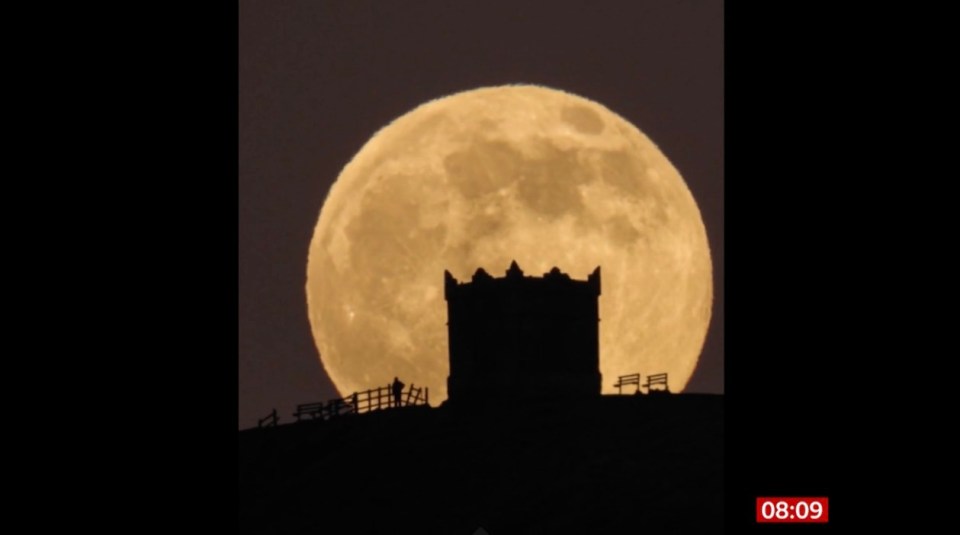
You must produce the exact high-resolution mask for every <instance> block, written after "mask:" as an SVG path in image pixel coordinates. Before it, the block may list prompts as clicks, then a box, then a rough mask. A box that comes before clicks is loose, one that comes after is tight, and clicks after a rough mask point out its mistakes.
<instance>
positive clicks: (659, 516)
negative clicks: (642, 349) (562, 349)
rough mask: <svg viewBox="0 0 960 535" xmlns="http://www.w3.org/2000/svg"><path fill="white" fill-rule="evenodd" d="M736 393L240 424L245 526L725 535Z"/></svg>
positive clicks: (260, 529) (495, 534) (254, 529)
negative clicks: (728, 428)
mask: <svg viewBox="0 0 960 535" xmlns="http://www.w3.org/2000/svg"><path fill="white" fill-rule="evenodd" d="M722 430H723V398H722V396H712V395H673V396H656V397H653V396H604V397H602V398H597V399H594V400H591V401H589V402H587V403H580V404H572V403H570V404H556V403H544V402H541V403H539V404H525V405H523V406H519V407H517V406H514V407H511V408H506V407H501V408H499V409H495V408H492V407H491V408H487V409H486V410H484V411H483V412H470V413H467V412H465V411H463V410H456V408H455V407H449V406H445V407H441V408H429V407H407V408H402V409H394V410H387V411H382V412H378V413H370V414H363V415H358V416H346V417H342V418H339V419H337V420H332V421H326V422H316V423H302V424H290V425H282V426H280V427H277V428H271V429H252V430H246V431H241V432H240V467H239V468H240V526H241V531H242V532H246V533H342V532H345V531H344V529H345V528H349V531H348V532H352V533H391V534H398V533H421V534H431V533H437V534H448V535H459V534H463V535H473V534H474V532H475V531H476V530H477V528H479V527H483V528H484V529H485V530H486V531H487V532H488V533H489V534H490V535H505V534H513V533H545V534H551V535H552V534H555V533H557V534H559V533H614V532H618V531H622V530H630V532H631V533H719V532H720V531H721V530H722V527H723V526H722V524H723V472H722V468H723V434H722Z"/></svg>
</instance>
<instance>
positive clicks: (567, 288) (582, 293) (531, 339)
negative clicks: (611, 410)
mask: <svg viewBox="0 0 960 535" xmlns="http://www.w3.org/2000/svg"><path fill="white" fill-rule="evenodd" d="M444 297H445V298H446V301H447V317H448V322H447V328H448V332H449V342H450V376H449V377H448V379H447V388H448V395H449V398H450V400H451V402H453V403H459V402H465V403H476V402H482V401H483V400H487V399H491V398H494V399H496V398H499V399H511V398H514V399H515V398H525V397H539V396H566V397H578V396H599V395H600V384H601V377H600V358H599V321H600V318H599V310H598V299H599V297H600V268H599V267H597V268H596V269H595V270H594V271H593V273H591V274H590V275H589V276H588V277H587V280H575V279H571V278H570V276H569V275H567V274H565V273H562V272H561V271H560V270H559V269H558V268H553V269H552V270H550V272H548V273H545V274H544V275H543V277H530V276H526V275H524V273H523V271H522V270H521V269H520V267H519V266H518V265H517V263H516V262H513V263H511V265H510V268H509V269H508V270H507V272H506V275H505V276H504V277H501V278H494V277H492V276H490V275H489V274H488V273H487V272H486V271H484V270H483V269H482V268H480V269H477V271H476V272H475V273H474V275H473V277H472V279H471V280H470V281H469V282H458V281H457V280H456V279H455V278H454V277H453V276H452V275H451V274H450V272H444Z"/></svg>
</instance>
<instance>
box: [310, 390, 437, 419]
mask: <svg viewBox="0 0 960 535" xmlns="http://www.w3.org/2000/svg"><path fill="white" fill-rule="evenodd" d="M429 403H430V389H429V388H426V387H417V386H415V385H413V384H411V385H410V388H408V389H407V390H406V391H401V392H400V396H395V395H394V393H393V388H392V387H390V386H378V387H377V388H371V389H370V390H364V391H363V392H354V393H353V394H351V395H349V396H347V397H344V398H339V399H332V400H330V401H327V402H326V403H323V402H317V403H303V404H300V405H297V412H295V413H293V416H294V417H296V419H297V421H298V422H299V421H302V420H303V419H307V418H308V419H309V420H329V419H331V418H337V417H339V416H343V415H346V414H363V413H365V412H372V411H378V410H383V409H389V408H395V407H408V406H414V405H428V404H429Z"/></svg>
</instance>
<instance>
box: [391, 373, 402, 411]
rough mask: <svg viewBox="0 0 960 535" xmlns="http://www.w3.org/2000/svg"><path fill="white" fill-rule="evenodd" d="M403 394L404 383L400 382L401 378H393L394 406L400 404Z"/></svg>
mask: <svg viewBox="0 0 960 535" xmlns="http://www.w3.org/2000/svg"><path fill="white" fill-rule="evenodd" d="M402 396H403V383H401V382H400V379H398V378H396V377H394V378H393V406H394V407H399V406H400V398H401V397H402Z"/></svg>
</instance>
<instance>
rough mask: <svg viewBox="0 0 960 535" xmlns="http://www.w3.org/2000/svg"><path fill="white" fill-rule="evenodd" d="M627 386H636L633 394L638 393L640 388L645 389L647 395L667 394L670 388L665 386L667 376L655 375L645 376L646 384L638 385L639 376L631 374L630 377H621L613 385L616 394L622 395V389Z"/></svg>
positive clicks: (662, 374) (663, 374)
mask: <svg viewBox="0 0 960 535" xmlns="http://www.w3.org/2000/svg"><path fill="white" fill-rule="evenodd" d="M627 385H637V389H636V391H634V394H639V393H640V388H645V389H647V392H646V393H647V394H669V393H670V387H669V386H667V374H665V373H655V374H653V375H648V376H647V384H645V385H642V386H641V385H640V374H639V373H631V374H630V375H621V376H620V377H618V378H617V382H616V383H614V384H613V386H615V387H616V388H617V394H623V390H622V388H623V387H624V386H627Z"/></svg>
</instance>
